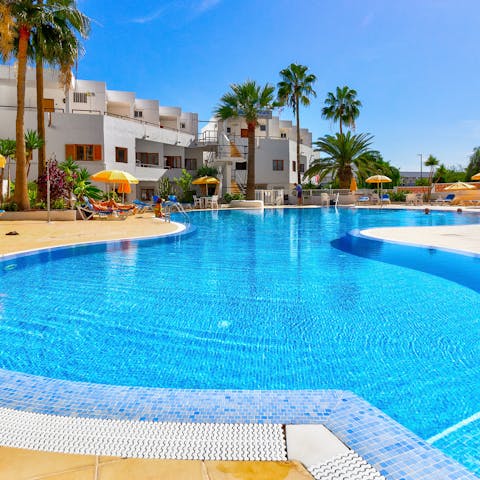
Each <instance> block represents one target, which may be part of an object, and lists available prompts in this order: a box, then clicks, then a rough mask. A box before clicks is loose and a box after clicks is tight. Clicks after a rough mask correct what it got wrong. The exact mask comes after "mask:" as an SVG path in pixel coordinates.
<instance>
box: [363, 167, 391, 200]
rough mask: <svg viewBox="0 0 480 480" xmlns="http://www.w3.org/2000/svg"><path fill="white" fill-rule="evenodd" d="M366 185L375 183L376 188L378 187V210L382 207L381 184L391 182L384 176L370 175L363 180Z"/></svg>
mask: <svg viewBox="0 0 480 480" xmlns="http://www.w3.org/2000/svg"><path fill="white" fill-rule="evenodd" d="M365 181H366V182H367V183H376V184H377V188H379V187H380V208H381V207H383V202H382V183H388V182H391V181H392V179H391V178H389V177H387V176H386V175H372V176H371V177H368V178H367V179H366V180H365Z"/></svg>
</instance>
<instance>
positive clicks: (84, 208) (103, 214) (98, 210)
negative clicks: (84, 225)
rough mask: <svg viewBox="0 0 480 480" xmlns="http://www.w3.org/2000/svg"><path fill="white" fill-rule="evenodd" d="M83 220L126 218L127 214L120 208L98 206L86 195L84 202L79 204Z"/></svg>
mask: <svg viewBox="0 0 480 480" xmlns="http://www.w3.org/2000/svg"><path fill="white" fill-rule="evenodd" d="M77 211H78V212H79V214H80V216H81V217H82V220H93V219H94V218H99V219H105V220H125V219H126V218H127V215H126V214H125V213H124V212H121V211H120V210H115V209H112V208H108V207H105V206H96V205H95V204H93V203H91V202H90V200H89V199H88V198H87V197H84V204H83V205H78V206H77Z"/></svg>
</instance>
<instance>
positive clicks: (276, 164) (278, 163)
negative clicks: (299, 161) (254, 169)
mask: <svg viewBox="0 0 480 480" xmlns="http://www.w3.org/2000/svg"><path fill="white" fill-rule="evenodd" d="M273 171H274V172H280V171H283V160H273Z"/></svg>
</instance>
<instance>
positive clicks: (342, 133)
mask: <svg viewBox="0 0 480 480" xmlns="http://www.w3.org/2000/svg"><path fill="white" fill-rule="evenodd" d="M342 134H343V132H342V117H340V135H342Z"/></svg>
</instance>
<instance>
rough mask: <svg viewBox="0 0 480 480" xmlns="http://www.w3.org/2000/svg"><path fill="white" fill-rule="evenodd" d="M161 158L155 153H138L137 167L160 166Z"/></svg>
mask: <svg viewBox="0 0 480 480" xmlns="http://www.w3.org/2000/svg"><path fill="white" fill-rule="evenodd" d="M159 164H160V163H159V156H158V153H154V152H137V165H140V166H142V165H156V166H158V165H159Z"/></svg>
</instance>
